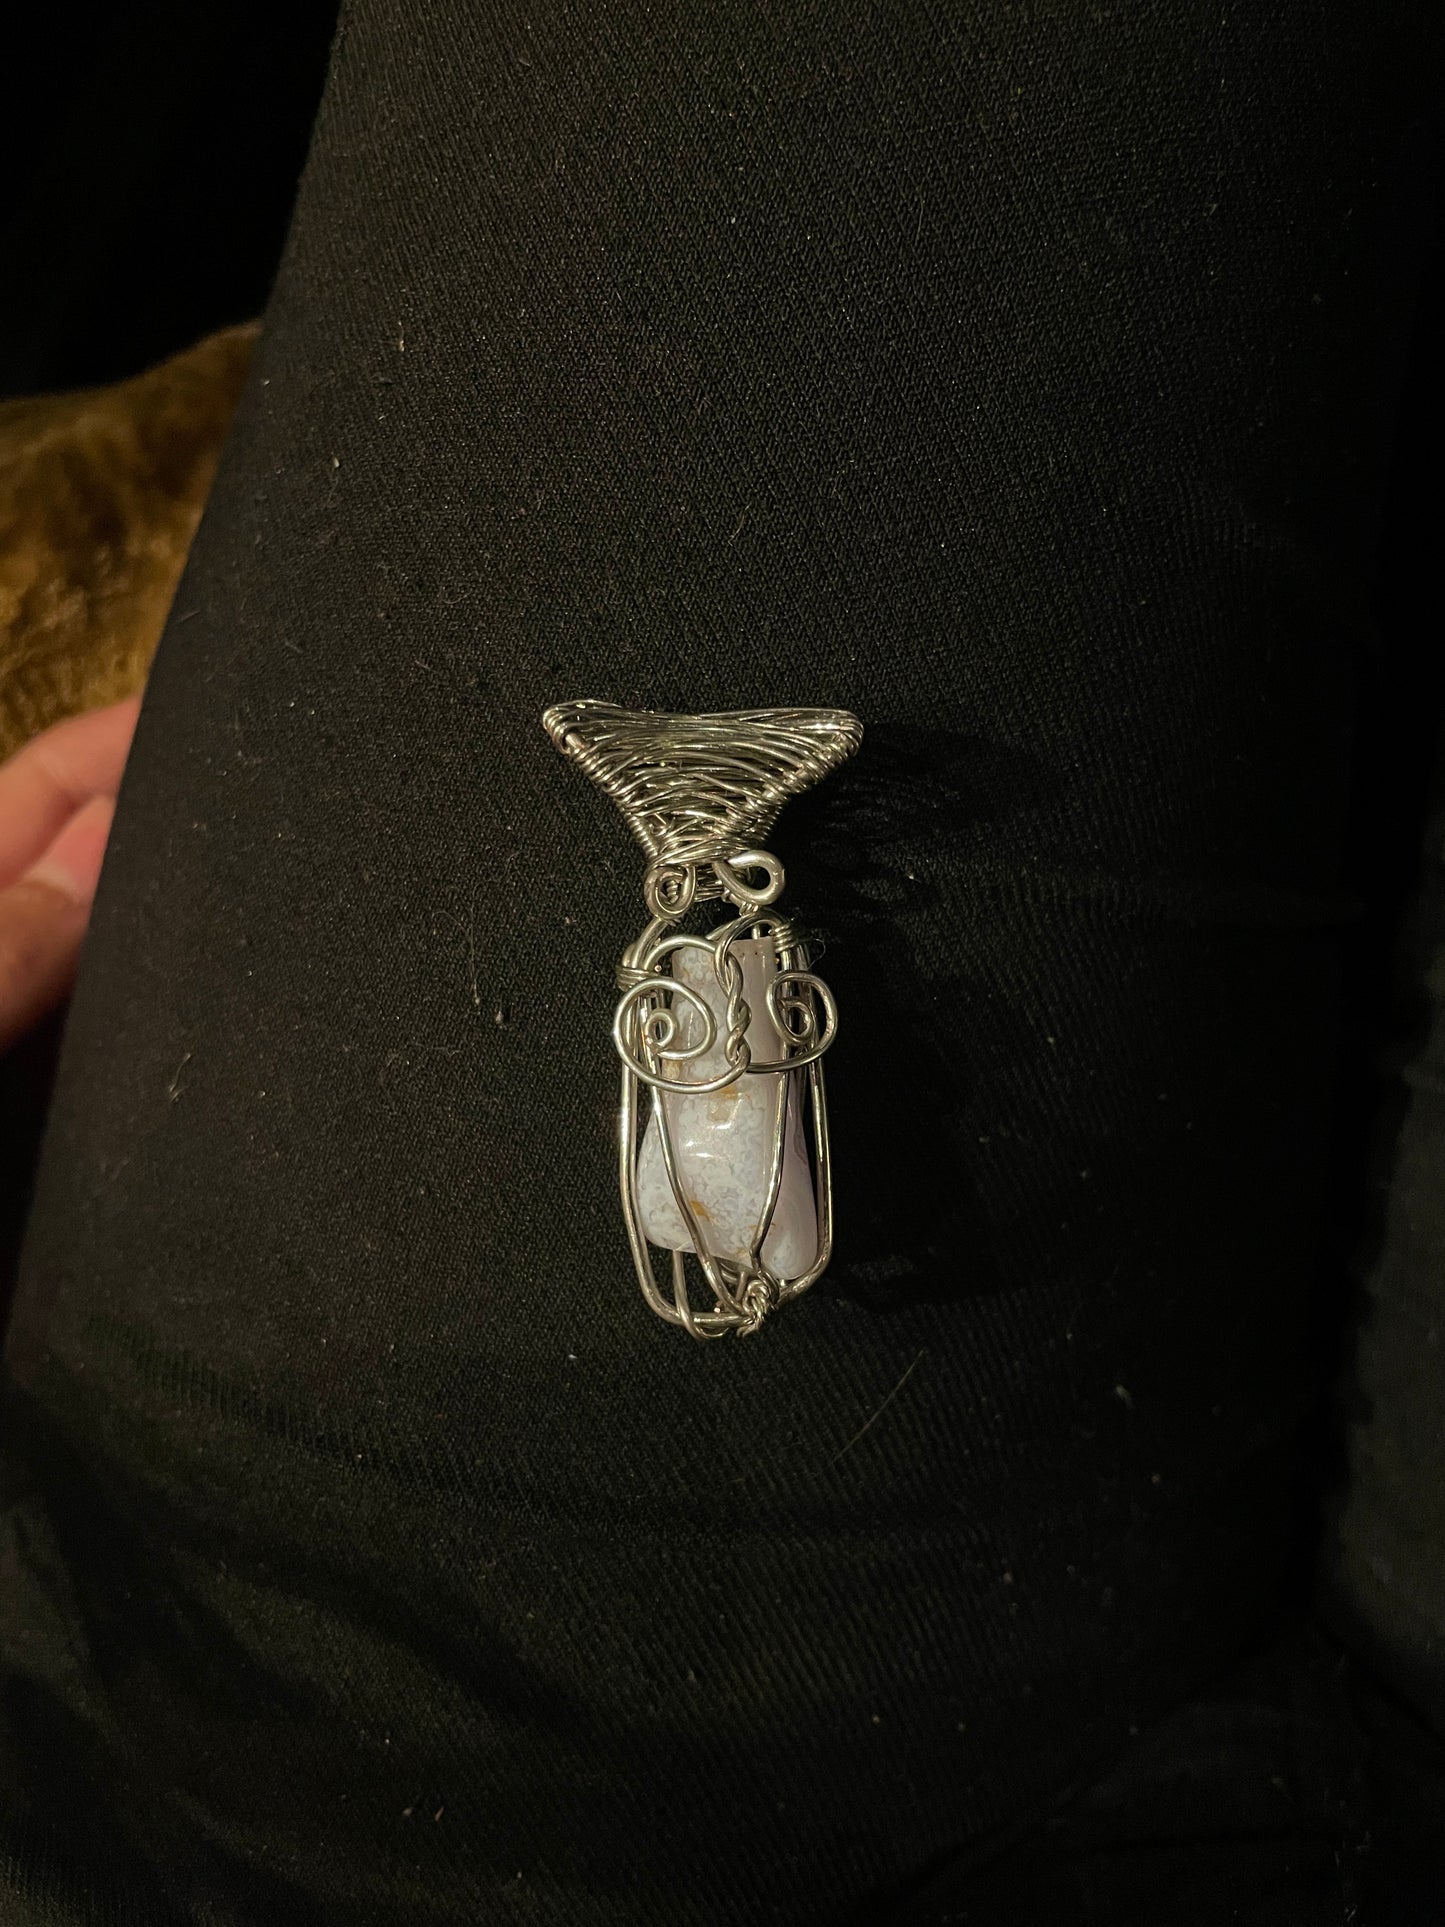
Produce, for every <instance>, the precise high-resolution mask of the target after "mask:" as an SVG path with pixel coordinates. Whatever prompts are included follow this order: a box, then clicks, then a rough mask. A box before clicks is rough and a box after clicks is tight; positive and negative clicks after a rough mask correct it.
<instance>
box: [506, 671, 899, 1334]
mask: <svg viewBox="0 0 1445 1927" xmlns="http://www.w3.org/2000/svg"><path fill="white" fill-rule="evenodd" d="M542 725H543V727H544V729H545V730H546V732H547V734H548V736H549V737H550V738H551V740H552V742H553V744H554V745H555V746H556V748H557V749H558V750H560V751H561V753H562V754H563V755H564V756H567V757H568V758H570V759H571V760H572V761H573V762H575V763H576V764H577V765H578V767H579V768H580V769H581V770H582V771H583V773H584V774H585V775H586V776H587V777H589V778H590V779H591V781H592V782H593V783H595V784H596V785H597V787H598V788H599V789H600V790H602V791H603V793H604V794H605V795H607V796H610V797H611V798H612V800H613V801H614V802H615V803H616V804H617V806H618V808H619V809H620V810H621V811H622V814H623V816H624V817H625V818H626V821H627V823H628V826H629V828H630V829H631V830H632V833H633V835H634V836H635V837H636V838H637V840H638V842H639V843H640V844H641V845H642V847H643V849H644V850H645V852H646V853H647V857H648V866H647V871H646V874H645V876H644V878H643V886H642V889H643V897H644V899H645V902H646V905H647V910H648V922H647V924H646V925H645V927H644V928H643V930H642V931H641V933H640V934H639V935H638V937H637V938H636V940H635V941H634V942H633V943H631V944H629V945H628V947H627V949H626V950H625V951H624V952H623V955H622V960H621V962H620V964H619V965H618V968H617V983H618V987H619V989H620V990H621V993H622V995H621V998H620V1000H619V1002H618V1005H617V1009H616V1013H615V1015H614V1018H613V1023H612V1038H613V1043H614V1044H615V1046H616V1049H617V1054H618V1056H619V1057H620V1059H621V1060H622V1099H621V1107H620V1112H619V1119H618V1158H619V1162H618V1176H619V1181H620V1188H621V1193H622V1212H623V1218H624V1220H625V1222H626V1226H627V1235H628V1241H629V1243H630V1245H631V1248H632V1257H633V1263H634V1265H635V1266H636V1270H637V1278H638V1283H639V1284H640V1285H641V1287H642V1294H643V1297H644V1298H645V1299H646V1301H647V1303H648V1305H650V1306H651V1308H652V1310H653V1311H655V1312H656V1313H657V1314H658V1315H659V1316H660V1317H662V1318H665V1319H667V1320H668V1322H669V1323H671V1324H674V1325H680V1326H681V1327H682V1328H683V1330H684V1331H686V1332H688V1333H689V1334H690V1336H692V1337H693V1338H698V1339H706V1338H723V1337H726V1336H727V1335H728V1333H730V1332H735V1333H737V1334H738V1335H740V1336H747V1335H749V1334H751V1333H753V1332H756V1331H757V1330H758V1328H759V1327H760V1326H761V1324H762V1322H763V1320H764V1319H765V1318H766V1317H767V1316H768V1315H769V1314H770V1313H771V1312H772V1311H774V1310H775V1309H776V1308H777V1307H778V1306H779V1305H783V1304H786V1303H788V1302H789V1300H791V1299H794V1298H798V1297H800V1296H801V1295H802V1294H803V1292H805V1291H806V1290H807V1289H808V1287H809V1286H810V1285H812V1284H814V1283H815V1282H816V1281H817V1279H818V1278H819V1277H821V1275H822V1273H823V1271H824V1269H825V1268H826V1266H827V1264H828V1260H829V1258H830V1256H831V1255H832V1247H833V1203H832V1179H831V1171H830V1163H829V1152H828V1111H827V1104H826V1100H825V1095H824V1089H823V1065H822V1058H823V1054H824V1052H825V1051H826V1050H827V1049H828V1047H829V1045H830V1044H831V1043H832V1042H833V1039H834V1037H835V1036H836V1034H837V1029H838V1012H837V1007H836V1005H835V1004H834V1001H833V996H832V993H831V992H830V991H829V989H828V987H827V985H826V984H825V983H823V981H822V980H821V978H819V977H817V976H816V975H815V974H814V973H813V971H812V970H811V969H810V968H809V950H808V943H807V939H806V937H805V936H804V934H803V933H802V931H801V930H800V929H799V928H798V926H797V925H796V924H795V923H794V922H793V921H792V919H791V918H790V917H788V916H787V915H785V914H784V913H782V912H781V911H779V910H777V909H775V908H774V905H775V904H776V902H777V900H778V898H779V897H780V896H781V894H782V891H783V884H784V877H783V866H782V864H781V863H779V861H778V859H777V858H776V857H775V856H773V855H771V854H770V853H769V852H768V851H767V850H765V849H764V848H763V847H762V844H763V843H764V841H765V839H766V838H767V836H768V833H769V832H770V831H771V829H772V827H773V824H774V823H775V822H776V821H777V817H778V814H779V812H780V811H781V809H782V807H783V805H784V804H785V803H786V802H787V800H788V799H789V797H792V796H797V795H799V794H801V792H802V791H804V790H806V789H810V788H811V787H812V786H813V784H815V783H816V782H818V781H819V780H820V778H822V777H823V776H826V775H827V774H828V772H829V771H830V770H833V769H836V768H837V767H838V765H839V764H840V763H843V762H845V761H846V760H847V758H848V757H850V756H851V755H852V754H853V753H854V751H855V750H856V749H857V748H858V745H859V744H860V742H861V741H862V739H863V726H862V724H861V723H860V722H859V721H858V718H857V717H856V716H854V715H852V714H850V712H849V711H847V710H844V709H751V710H734V711H728V712H725V713H720V714H713V715H700V716H680V715H669V714H665V713H663V712H660V711H654V710H629V709H622V708H619V707H617V706H616V705H615V704H612V703H604V702H594V701H581V702H571V703H558V704H555V705H554V706H553V707H552V708H550V709H548V710H547V711H546V712H545V713H544V715H543V717H542ZM710 902H716V903H719V904H725V905H728V906H730V907H731V909H732V911H733V913H734V914H732V915H731V916H729V917H727V918H726V919H725V920H724V921H723V922H721V923H717V924H715V925H714V926H713V927H712V928H710V929H707V930H702V931H699V930H696V929H693V928H685V927H684V925H685V923H687V922H688V921H689V920H690V919H691V914H692V912H693V911H694V910H695V909H696V907H697V906H699V905H703V904H707V903H710ZM644 1091H645V1092H646V1093H647V1096H646V1098H644V1097H643V1093H644ZM652 1247H656V1248H658V1249H660V1250H661V1251H663V1252H666V1253H668V1254H669V1255H670V1261H671V1264H670V1275H669V1276H668V1278H667V1282H666V1285H665V1286H664V1285H662V1284H659V1282H658V1278H657V1274H656V1271H655V1270H654V1265H653V1258H652V1249H651V1248H652ZM690 1259H691V1260H692V1261H694V1262H695V1264H696V1265H697V1266H698V1268H699V1269H700V1270H701V1272H702V1277H703V1282H704V1284H705V1285H706V1287H707V1290H708V1292H709V1293H710V1294H711V1297H712V1304H711V1306H710V1307H709V1308H706V1309H703V1308H699V1307H695V1306H694V1304H693V1302H692V1291H691V1289H690V1286H689V1275H688V1274H689V1260H690Z"/></svg>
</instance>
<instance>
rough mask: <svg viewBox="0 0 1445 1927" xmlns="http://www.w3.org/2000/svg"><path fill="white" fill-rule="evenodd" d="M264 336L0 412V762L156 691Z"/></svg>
mask: <svg viewBox="0 0 1445 1927" xmlns="http://www.w3.org/2000/svg"><path fill="white" fill-rule="evenodd" d="M256 334H257V328H256V326H255V324H249V325H247V326H245V327H240V328H228V329H225V330H224V331H223V332H222V333H220V334H216V335H212V336H210V337H209V339H207V340H205V341H202V342H200V343H199V344H198V345H197V346H196V347H194V348H190V349H187V350H186V352H185V353H184V354H179V355H176V356H174V357H173V358H172V359H171V360H170V361H166V362H162V364H161V365H160V367H158V368H152V369H150V370H149V371H148V372H147V373H146V374H143V375H137V376H135V377H134V378H133V379H132V380H130V381H123V382H118V383H117V384H116V385H115V386H114V387H112V388H93V389H86V390H84V391H82V392H80V393H78V394H70V395H45V396H40V397H37V398H34V399H29V398H27V399H25V400H21V401H9V402H0V757H3V756H8V755H9V754H10V753H11V751H12V750H15V749H17V748H19V746H20V744H21V743H23V742H25V741H26V740H27V739H28V738H29V737H31V736H33V735H36V734H37V733H38V732H39V731H40V730H42V729H44V728H45V727H46V726H47V725H48V724H50V723H53V722H58V721H59V720H60V718H61V717H63V716H71V715H76V714H78V713H79V712H80V711H81V710H85V709H94V708H96V707H98V706H99V705H100V704H102V703H108V702H114V701H117V700H118V699H119V698H120V697H122V696H128V695H131V694H132V693H133V692H134V691H135V690H137V689H139V688H140V687H141V685H142V683H143V682H144V681H145V677H146V672H147V670H148V669H149V668H150V661H151V656H152V654H153V652H154V650H155V646H156V643H157V641H158V640H159V637H160V633H161V629H162V627H163V626H164V624H165V619H166V614H167V612H168V610H169V608H170V605H171V598H172V597H173V596H174V594H175V590H176V584H177V582H178V581H179V580H180V574H181V569H182V567H183V565H184V563H185V559H186V552H187V550H188V549H189V547H190V543H191V537H192V535H194V533H195V529H196V524H197V523H198V522H199V521H200V518H201V510H202V508H203V507H204V506H205V500H206V496H207V493H208V492H209V490H210V486H211V481H212V478H213V477H214V475H215V471H216V461H217V458H218V456H219V454H220V448H221V442H222V440H223V438H224V436H225V433H226V429H227V426H228V424H229V422H230V419H231V414H232V411H233V409H234V408H235V405H236V400H237V397H238V396H239V394H240V392H241V384H242V382H243V381H244V379H245V375H246V369H247V366H248V365H249V362H250V359H251V349H252V346H253V344H254V342H255V338H256Z"/></svg>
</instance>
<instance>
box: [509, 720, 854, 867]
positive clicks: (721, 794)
mask: <svg viewBox="0 0 1445 1927" xmlns="http://www.w3.org/2000/svg"><path fill="white" fill-rule="evenodd" d="M542 725H543V727H544V728H545V729H546V731H547V734H548V735H549V736H550V737H551V739H552V741H553V743H554V744H555V745H556V747H557V748H558V749H559V750H561V752H562V753H563V755H564V756H570V757H571V758H572V760H573V761H574V762H575V763H576V764H577V765H578V767H579V768H580V769H581V770H582V771H583V773H584V774H585V775H587V776H588V777H590V778H591V780H592V781H593V782H594V783H595V784H596V785H597V787H598V789H600V790H601V791H602V792H603V793H604V795H607V796H610V797H611V798H612V800H613V802H614V803H615V804H616V805H617V807H618V808H619V809H620V810H621V812H622V814H623V816H624V817H625V818H626V820H627V824H628V827H629V828H630V829H631V831H632V833H633V835H634V836H635V837H636V838H637V840H638V842H639V843H640V844H641V845H642V847H643V849H644V850H646V852H647V854H648V856H649V857H651V858H652V859H653V862H654V863H664V864H699V863H708V862H712V861H714V860H716V859H717V858H724V859H726V858H727V857H729V856H731V855H734V854H735V853H737V852H738V851H740V850H746V849H751V848H753V847H754V846H755V845H758V844H760V843H762V841H763V840H764V838H765V837H766V836H767V834H768V832H769V830H771V828H772V827H773V824H774V823H775V822H776V821H777V817H778V812H779V811H780V810H781V809H782V807H783V805H784V803H786V802H787V800H788V798H789V797H790V796H798V795H800V794H801V793H802V792H803V791H804V790H807V789H811V788H812V787H813V785H814V784H815V783H816V782H818V781H819V780H820V779H821V778H822V777H824V776H826V775H827V774H828V772H829V771H830V770H833V769H836V768H837V767H838V765H839V764H840V763H844V762H846V761H847V760H848V758H849V757H850V756H851V755H852V754H853V753H854V751H855V750H856V749H857V748H858V745H859V744H860V743H861V742H862V740H863V725H862V724H861V723H860V722H859V720H858V718H857V717H856V716H854V715H852V714H851V713H850V712H849V711H848V710H846V709H738V710H728V711H723V712H721V713H718V714H715V715H702V716H675V715H669V714H666V713H664V712H663V711H660V710H651V709H622V708H620V707H619V706H618V705H617V704H615V703H603V702H593V701H587V700H584V701H580V702H571V703H557V704H555V705H554V706H553V707H552V708H551V709H549V710H547V711H546V712H545V714H544V715H543V717H542Z"/></svg>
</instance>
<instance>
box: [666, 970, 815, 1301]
mask: <svg viewBox="0 0 1445 1927" xmlns="http://www.w3.org/2000/svg"><path fill="white" fill-rule="evenodd" d="M731 954H732V956H733V957H735V958H736V960H737V962H738V963H739V965H740V966H741V968H742V973H743V997H744V999H745V1001H746V1003H747V1006H748V1011H749V1020H748V1028H747V1033H746V1035H747V1042H748V1048H749V1049H750V1050H751V1052H752V1055H753V1058H754V1060H755V1061H756V1062H759V1063H771V1062H775V1061H776V1060H777V1059H778V1058H781V1057H783V1056H785V1055H786V1040H785V1039H784V1038H783V1037H782V1036H781V1035H780V1034H779V1031H778V1028H777V1026H776V1024H774V1022H773V1020H772V1018H771V1016H770V1015H769V1012H768V1006H767V986H768V983H769V981H770V980H771V979H772V977H774V976H775V975H776V973H777V970H778V954H777V946H776V945H775V943H774V941H773V939H772V938H771V937H754V938H747V939H743V940H740V941H739V942H737V943H735V944H734V945H733V946H732V951H731ZM672 967H673V971H674V974H675V975H676V976H677V977H678V979H679V980H680V981H681V982H683V983H685V984H687V985H688V986H689V987H690V988H691V989H693V990H695V991H696V992H697V994H698V995H699V996H700V997H701V998H702V999H703V1000H704V1002H705V1003H706V1004H707V1007H708V1009H709V1010H710V1011H711V1012H712V1014H713V1021H714V1023H715V1025H716V1027H717V1037H716V1040H715V1042H714V1043H713V1045H712V1047H711V1048H710V1049H709V1050H707V1051H705V1052H703V1053H702V1054H701V1055H699V1056H697V1057H694V1058H690V1059H688V1060H687V1061H686V1062H685V1063H682V1064H673V1063H671V1062H669V1061H667V1060H664V1062H665V1063H666V1070H665V1075H666V1076H668V1077H669V1078H671V1079H673V1080H674V1081H676V1082H678V1083H687V1082H701V1081H705V1080H707V1079H709V1078H713V1077H718V1076H720V1075H721V1074H722V1072H723V1071H725V1070H726V1068H727V1056H726V1051H725V1041H726V1036H727V994H726V992H725V991H724V990H723V988H722V986H721V985H720V984H719V983H718V980H717V973H716V971H715V970H714V968H713V964H712V959H711V957H710V956H709V955H707V954H706V953H705V952H703V951H701V950H692V949H682V950H677V951H675V952H674V953H673V959H672ZM676 1013H677V1025H678V1028H677V1039H676V1045H677V1046H683V1047H686V1046H689V1045H692V1044H695V1043H696V1042H697V1041H698V1040H699V1038H700V1037H701V1036H702V1035H703V1027H702V1018H701V1016H700V1015H699V1013H698V1012H697V1011H696V1010H695V1009H694V1008H693V1007H692V1005H691V1004H689V1003H687V1002H686V1001H685V1000H684V999H682V998H678V999H677V1000H676ZM784 1082H786V1084H787V1086H788V1089H787V1094H786V1097H785V1098H784V1099H783V1101H784V1103H785V1104H786V1107H787V1116H786V1119H785V1122H784V1134H783V1168H782V1177H781V1180H780V1182H779V1186H778V1201H777V1205H776V1207H775V1209H774V1211H773V1218H772V1223H771V1225H770V1226H769V1228H768V1235H767V1237H766V1239H765V1240H764V1242H763V1248H762V1258H763V1262H764V1264H765V1265H766V1266H767V1267H768V1270H769V1271H770V1272H772V1273H773V1275H774V1276H775V1277H779V1278H798V1277H801V1276H802V1275H803V1273H804V1272H806V1271H807V1270H808V1269H809V1268H810V1267H811V1265H812V1264H813V1261H814V1260H815V1258H816V1257H817V1255H818V1203H817V1198H816V1196H815V1195H814V1191H813V1177H812V1172H811V1170H810V1168H809V1164H808V1151H807V1146H806V1145H805V1143H804V1141H803V1117H802V1100H803V1097H804V1095H805V1089H806V1087H805V1085H804V1082H803V1079H802V1078H801V1076H800V1075H799V1074H797V1073H794V1074H789V1073H787V1072H783V1071H776V1072H765V1073H763V1074H762V1075H758V1076H754V1075H753V1074H752V1073H751V1072H744V1074H743V1075H742V1076H741V1077H739V1078H738V1079H737V1080H736V1081H735V1082H734V1083H731V1084H725V1085H724V1086H723V1087H722V1089H721V1090H716V1091H707V1092H702V1093H699V1094H697V1095H694V1096H688V1095H687V1094H686V1093H685V1092H682V1091H678V1092H675V1093H674V1092H672V1091H665V1092H663V1093H662V1105H663V1109H664V1110H665V1112H666V1115H667V1124H668V1135H669V1137H670V1139H671V1143H672V1151H673V1159H674V1162H675V1165H676V1169H677V1176H678V1182H679V1184H680V1185H681V1186H682V1189H683V1192H684V1194H685V1196H686V1198H687V1201H688V1205H689V1207H690V1209H691V1210H692V1213H693V1215H694V1217H695V1218H696V1219H697V1221H698V1227H699V1230H700V1231H701V1233H702V1236H703V1239H704V1241H705V1243H706V1245H707V1248H708V1251H709V1252H710V1253H711V1254H712V1256H713V1257H715V1258H726V1259H731V1260H732V1261H734V1262H735V1263H738V1264H745V1263H747V1262H748V1257H749V1252H750V1249H751V1247H752V1245H753V1243H754V1241H755V1240H756V1238H757V1235H758V1232H759V1229H760V1228H761V1225H762V1222H763V1213H764V1211H765V1210H766V1208H767V1201H768V1186H769V1182H770V1179H771V1177H772V1169H773V1147H774V1130H775V1120H776V1117H777V1107H778V1102H779V1087H780V1085H782V1084H783V1083H784ZM637 1202H638V1209H639V1211H640V1213H641V1217H642V1228H643V1231H644V1233H645V1234H646V1236H647V1239H648V1241H649V1243H651V1244H654V1245H659V1246H661V1247H662V1248H663V1249H664V1250H666V1251H691V1250H692V1249H693V1242H692V1237H691V1234H690V1232H689V1231H688V1228H687V1225H686V1223H685V1222H684V1220H683V1216H682V1213H681V1211H680V1210H679V1209H678V1204H677V1199H676V1197H675V1196H674V1194H673V1189H672V1184H671V1181H670V1180H669V1178H668V1174H667V1165H666V1162H665V1160H664V1157H663V1149H662V1142H661V1135H660V1132H659V1130H658V1121H657V1118H656V1116H655V1115H653V1116H650V1117H649V1118H648V1121H647V1128H646V1131H645V1133H644V1135H643V1141H642V1149H641V1152H640V1153H639V1156H638V1162H637Z"/></svg>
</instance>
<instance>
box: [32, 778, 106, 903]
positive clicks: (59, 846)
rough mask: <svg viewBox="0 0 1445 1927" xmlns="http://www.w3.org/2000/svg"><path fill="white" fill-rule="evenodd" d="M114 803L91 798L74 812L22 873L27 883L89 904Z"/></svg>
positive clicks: (103, 852)
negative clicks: (43, 886)
mask: <svg viewBox="0 0 1445 1927" xmlns="http://www.w3.org/2000/svg"><path fill="white" fill-rule="evenodd" d="M114 815H115V801H114V798H112V797H109V796H93V797H92V798H91V799H90V801H89V802H88V803H87V804H85V805H84V807H83V808H81V809H79V810H77V811H76V813H75V815H74V816H72V817H71V819H70V821H69V822H68V823H67V824H66V826H65V828H64V829H63V830H62V831H61V832H60V834H59V836H57V837H56V839H55V841H54V842H53V843H52V844H51V846H50V848H49V849H48V850H47V851H46V852H45V854H44V855H43V856H42V857H39V858H37V860H36V861H35V862H34V863H32V864H31V866H30V868H29V869H28V870H27V871H26V872H25V881H26V882H27V883H43V884H44V885H45V886H46V888H47V889H51V890H58V891H59V892H60V894H61V895H62V896H66V897H69V898H70V899H71V901H72V902H73V903H78V904H82V905H85V904H89V903H90V901H91V899H92V898H93V897H94V895H95V886H96V884H97V883H98V882H99V881H100V866H101V864H102V863H103V862H104V861H105V844H106V838H107V837H108V836H109V835H110V825H111V819H112V817H113V816H114Z"/></svg>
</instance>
